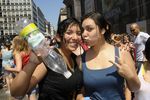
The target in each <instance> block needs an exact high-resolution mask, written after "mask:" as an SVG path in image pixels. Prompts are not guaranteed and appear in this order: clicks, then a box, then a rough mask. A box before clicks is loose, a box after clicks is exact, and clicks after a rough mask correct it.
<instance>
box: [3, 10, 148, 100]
mask: <svg viewBox="0 0 150 100" xmlns="http://www.w3.org/2000/svg"><path fill="white" fill-rule="evenodd" d="M130 31H131V34H132V35H131V34H128V33H122V34H114V33H113V31H112V30H111V24H110V23H109V21H108V20H106V19H105V17H104V16H103V15H102V14H100V13H98V12H90V13H88V14H86V15H85V16H83V17H82V20H81V22H79V21H78V20H77V19H75V18H67V19H65V20H63V21H62V22H60V23H59V25H58V29H57V34H56V37H55V38H54V39H53V41H52V42H51V44H50V45H49V47H50V49H53V50H54V51H55V52H56V53H57V54H59V55H60V56H61V57H62V58H61V59H63V61H64V62H65V64H66V65H67V69H68V70H69V71H70V72H71V77H69V78H68V79H67V78H66V77H64V76H63V75H62V74H60V73H57V72H55V71H53V70H51V69H49V68H48V67H47V65H46V64H45V63H43V61H42V60H41V57H40V56H39V55H38V56H37V55H36V54H35V53H34V51H32V49H31V48H30V46H29V45H28V43H27V41H26V40H25V39H23V38H21V37H20V36H16V37H15V38H14V39H13V41H12V45H11V50H10V49H7V50H10V51H11V56H10V57H9V59H13V61H14V63H10V64H9V65H6V64H4V63H2V66H3V67H2V69H3V70H2V71H3V72H4V73H7V75H5V74H4V75H5V76H8V73H9V75H11V79H10V78H9V82H7V78H5V79H6V83H7V87H8V91H10V94H11V96H12V97H14V98H15V99H17V100H20V99H22V98H23V97H24V96H26V95H28V97H29V98H30V96H31V98H30V100H37V99H38V100H148V99H149V98H150V91H149V90H150V77H149V76H150V73H149V70H150V52H149V49H150V35H149V34H148V33H145V32H142V31H141V30H140V26H139V25H138V24H137V23H132V24H131V25H130ZM131 38H132V39H131ZM7 54H8V53H7ZM1 55H2V60H3V61H5V60H4V58H5V57H4V53H3V50H1ZM51 63H53V62H51ZM51 66H53V65H51ZM59 67H62V66H59ZM37 94H38V96H37Z"/></svg>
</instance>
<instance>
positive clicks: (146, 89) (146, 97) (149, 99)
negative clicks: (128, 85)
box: [134, 66, 150, 100]
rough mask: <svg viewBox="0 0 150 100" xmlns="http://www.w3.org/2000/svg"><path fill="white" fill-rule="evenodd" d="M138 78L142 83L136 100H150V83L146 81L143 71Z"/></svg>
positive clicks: (136, 93)
mask: <svg viewBox="0 0 150 100" xmlns="http://www.w3.org/2000/svg"><path fill="white" fill-rule="evenodd" d="M142 67H143V66H142ZM142 67H141V68H142ZM138 77H139V79H140V82H141V87H140V89H139V90H138V91H137V92H135V94H134V96H135V98H134V100H150V83H149V82H147V81H145V80H144V78H143V75H142V70H141V69H140V71H139V74H138Z"/></svg>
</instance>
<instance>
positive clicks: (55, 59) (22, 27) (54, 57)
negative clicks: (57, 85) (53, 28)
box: [15, 18, 71, 78]
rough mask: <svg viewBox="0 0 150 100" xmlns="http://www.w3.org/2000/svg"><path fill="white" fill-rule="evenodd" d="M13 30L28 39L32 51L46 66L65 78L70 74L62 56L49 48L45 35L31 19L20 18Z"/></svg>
mask: <svg viewBox="0 0 150 100" xmlns="http://www.w3.org/2000/svg"><path fill="white" fill-rule="evenodd" d="M15 31H16V32H17V33H18V34H19V35H20V36H21V37H23V38H25V39H26V40H27V41H28V43H29V45H30V46H31V47H32V49H33V51H34V52H35V53H36V54H37V55H40V56H41V57H42V60H43V62H44V63H45V64H46V65H47V67H48V68H50V69H51V70H53V71H55V72H57V73H60V74H63V75H64V76H65V77H66V78H69V77H70V76H71V72H70V71H68V69H67V66H66V63H65V62H64V60H63V58H62V56H60V55H59V54H58V53H56V52H55V51H54V50H53V49H51V48H49V46H48V43H47V40H46V38H45V36H44V35H43V33H41V32H40V31H39V29H38V28H37V26H36V25H35V24H34V23H33V22H32V21H30V20H29V19H26V18H22V19H21V20H19V21H18V22H17V23H16V27H15Z"/></svg>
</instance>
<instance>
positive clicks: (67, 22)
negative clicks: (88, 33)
mask: <svg viewBox="0 0 150 100" xmlns="http://www.w3.org/2000/svg"><path fill="white" fill-rule="evenodd" d="M70 25H71V26H74V25H77V26H79V28H80V29H81V28H82V27H81V24H80V22H79V21H78V20H77V19H75V18H67V19H65V20H63V21H62V22H60V23H59V24H58V29H57V34H59V35H60V36H61V37H63V36H64V33H65V32H66V31H67V29H68V27H69V26H70Z"/></svg>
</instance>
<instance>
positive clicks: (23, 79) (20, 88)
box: [10, 53, 47, 97]
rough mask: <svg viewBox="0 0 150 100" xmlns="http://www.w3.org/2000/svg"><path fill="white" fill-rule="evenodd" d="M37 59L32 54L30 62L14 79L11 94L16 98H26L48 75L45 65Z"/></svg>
mask: <svg viewBox="0 0 150 100" xmlns="http://www.w3.org/2000/svg"><path fill="white" fill-rule="evenodd" d="M39 63H40V62H39V60H38V59H37V57H36V56H35V55H34V54H33V53H31V55H30V60H29V62H28V63H27V64H26V65H25V66H24V68H23V70H21V71H20V72H19V73H18V74H17V76H16V77H15V78H14V79H13V81H12V83H11V86H10V92H11V95H12V96H14V97H20V96H24V95H25V94H26V92H27V91H28V90H30V89H31V88H32V87H33V86H35V85H36V84H37V83H38V82H39V81H40V80H41V79H42V78H43V77H44V75H45V74H46V72H47V70H46V68H45V66H44V64H43V63H41V64H39Z"/></svg>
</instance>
